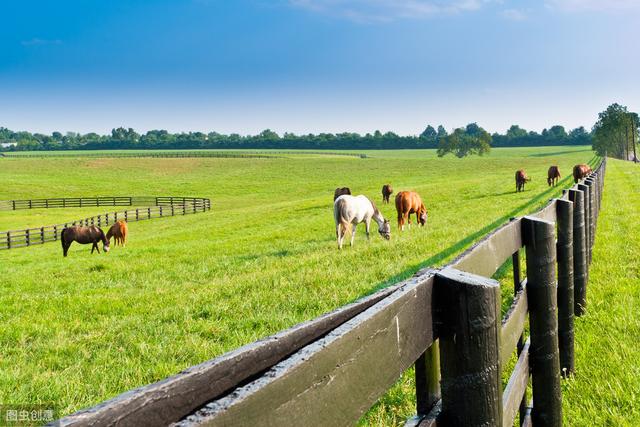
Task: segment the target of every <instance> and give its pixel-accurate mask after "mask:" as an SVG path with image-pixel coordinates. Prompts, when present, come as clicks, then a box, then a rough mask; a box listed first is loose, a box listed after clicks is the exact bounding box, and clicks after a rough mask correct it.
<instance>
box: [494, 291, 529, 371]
mask: <svg viewBox="0 0 640 427" xmlns="http://www.w3.org/2000/svg"><path fill="white" fill-rule="evenodd" d="M526 286H527V284H526V279H525V280H524V281H523V283H522V289H521V290H520V291H518V293H517V294H516V296H515V297H514V299H513V303H512V304H511V307H510V308H509V311H508V312H507V314H506V315H505V317H504V319H502V331H501V343H500V361H501V365H502V366H505V365H506V363H507V362H508V361H509V359H510V358H511V355H512V354H513V352H514V350H515V349H516V345H517V344H518V340H519V339H520V337H521V336H522V332H523V331H524V324H525V322H526V320H527V314H528V312H529V306H528V304H527V289H526Z"/></svg>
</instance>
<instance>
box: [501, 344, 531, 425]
mask: <svg viewBox="0 0 640 427" xmlns="http://www.w3.org/2000/svg"><path fill="white" fill-rule="evenodd" d="M530 344H531V342H530V340H527V342H526V343H525V345H524V348H523V349H522V353H520V357H519V358H518V363H516V366H515V368H513V373H512V374H511V377H509V382H508V383H507V386H506V387H505V388H504V393H503V394H502V425H503V426H512V425H513V421H514V420H515V419H516V415H517V414H518V410H519V408H520V401H521V400H522V396H524V394H525V392H526V391H527V383H528V382H529V346H530Z"/></svg>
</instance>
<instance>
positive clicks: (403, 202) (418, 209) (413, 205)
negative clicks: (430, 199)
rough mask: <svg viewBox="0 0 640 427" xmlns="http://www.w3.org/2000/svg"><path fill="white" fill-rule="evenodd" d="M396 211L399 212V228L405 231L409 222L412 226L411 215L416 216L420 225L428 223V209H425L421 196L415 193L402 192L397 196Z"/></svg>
mask: <svg viewBox="0 0 640 427" xmlns="http://www.w3.org/2000/svg"><path fill="white" fill-rule="evenodd" d="M396 211H397V212H398V228H399V229H400V230H404V224H405V222H407V223H408V224H409V226H411V214H412V213H415V214H416V220H417V221H418V224H420V225H421V226H424V225H425V224H426V223H427V216H428V214H427V208H425V207H424V203H422V199H421V198H420V195H419V194H418V193H416V192H415V191H401V192H399V193H398V194H397V195H396Z"/></svg>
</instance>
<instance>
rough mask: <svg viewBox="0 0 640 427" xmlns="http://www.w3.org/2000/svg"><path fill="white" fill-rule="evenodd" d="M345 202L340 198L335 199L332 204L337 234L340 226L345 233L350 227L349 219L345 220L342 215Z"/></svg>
mask: <svg viewBox="0 0 640 427" xmlns="http://www.w3.org/2000/svg"><path fill="white" fill-rule="evenodd" d="M345 203H347V202H346V201H345V200H344V199H340V200H336V202H335V203H334V205H333V217H334V219H335V220H336V231H338V234H339V232H340V228H342V229H343V230H344V232H345V234H346V233H347V232H350V231H351V227H349V221H347V219H346V218H345V217H344V216H343V215H342V211H343V209H344V207H345ZM338 237H339V236H338Z"/></svg>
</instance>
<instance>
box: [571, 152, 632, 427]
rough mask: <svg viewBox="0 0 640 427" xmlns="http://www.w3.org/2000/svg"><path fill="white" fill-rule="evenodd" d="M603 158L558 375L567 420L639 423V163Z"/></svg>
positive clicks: (581, 423)
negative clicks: (568, 375)
mask: <svg viewBox="0 0 640 427" xmlns="http://www.w3.org/2000/svg"><path fill="white" fill-rule="evenodd" d="M607 166H608V167H607V177H606V181H605V192H604V198H603V201H602V211H601V213H600V218H599V222H598V232H597V234H596V242H595V246H594V249H593V263H592V265H591V272H590V274H591V276H590V278H589V287H588V288H587V314H586V316H584V317H580V318H577V319H576V326H575V327H576V331H575V334H576V376H575V377H574V378H573V379H571V380H568V381H564V382H563V411H564V424H565V425H571V426H585V427H586V426H638V425H640V405H638V402H639V401H640V364H639V363H638V361H640V347H639V346H638V343H639V342H640V265H639V264H638V255H640V233H638V220H639V219H640V218H639V217H638V212H640V193H638V185H639V184H640V168H639V167H638V165H635V164H633V163H630V162H622V161H619V160H611V159H609V161H608V164H607Z"/></svg>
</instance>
